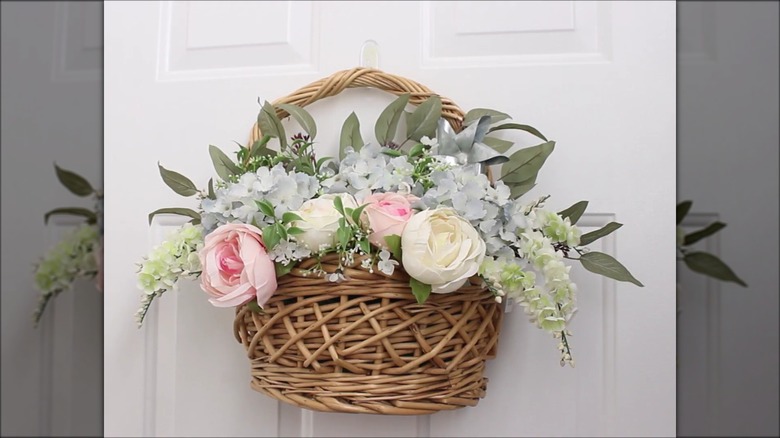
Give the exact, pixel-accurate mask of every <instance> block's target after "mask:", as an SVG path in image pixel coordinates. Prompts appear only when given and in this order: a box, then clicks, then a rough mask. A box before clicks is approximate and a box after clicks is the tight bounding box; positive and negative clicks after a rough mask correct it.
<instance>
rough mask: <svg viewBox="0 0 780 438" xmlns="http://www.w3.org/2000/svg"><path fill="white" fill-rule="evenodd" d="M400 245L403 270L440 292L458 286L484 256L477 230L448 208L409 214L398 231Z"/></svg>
mask: <svg viewBox="0 0 780 438" xmlns="http://www.w3.org/2000/svg"><path fill="white" fill-rule="evenodd" d="M401 249H402V250H403V257H402V258H403V261H402V262H403V267H404V270H406V272H407V273H408V274H409V275H410V276H411V277H413V278H415V279H416V280H418V281H420V282H422V283H425V284H430V285H431V292H433V293H440V294H444V293H450V292H454V291H456V290H458V289H459V288H460V287H461V286H463V284H464V283H466V281H467V280H468V278H469V277H471V276H472V275H474V274H476V273H477V271H478V270H479V266H480V265H481V264H482V261H483V260H484V258H485V242H484V241H483V240H482V238H481V237H480V236H479V233H478V232H477V230H476V229H474V227H472V226H471V224H470V223H469V222H468V221H467V220H465V219H463V218H461V217H460V216H458V214H457V213H455V211H454V210H452V209H450V208H439V209H435V210H424V211H421V212H419V213H417V214H415V215H414V216H412V218H411V219H410V220H409V222H407V223H406V227H405V228H404V232H403V234H402V235H401Z"/></svg>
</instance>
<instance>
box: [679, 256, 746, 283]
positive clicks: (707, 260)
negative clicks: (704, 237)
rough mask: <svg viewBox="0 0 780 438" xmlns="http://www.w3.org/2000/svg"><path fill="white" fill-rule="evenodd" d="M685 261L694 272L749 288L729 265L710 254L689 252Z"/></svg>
mask: <svg viewBox="0 0 780 438" xmlns="http://www.w3.org/2000/svg"><path fill="white" fill-rule="evenodd" d="M683 260H684V261H685V264H686V265H687V266H688V267H689V268H690V269H691V270H692V271H695V272H698V273H700V274H704V275H708V276H710V277H713V278H717V279H718V280H723V281H730V282H733V283H737V284H739V285H741V286H744V287H747V284H746V283H745V282H744V281H742V279H741V278H739V277H737V274H735V273H734V271H732V270H731V268H729V267H728V265H726V264H725V263H723V261H722V260H721V259H719V258H718V257H716V256H714V255H712V254H710V253H708V252H704V251H697V252H689V253H687V254H685V257H684V258H683Z"/></svg>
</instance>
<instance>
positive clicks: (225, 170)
mask: <svg viewBox="0 0 780 438" xmlns="http://www.w3.org/2000/svg"><path fill="white" fill-rule="evenodd" d="M209 155H210V156H211V161H212V162H213V163H214V170H216V171H217V175H219V177H220V178H222V180H223V181H230V177H231V176H233V175H240V174H241V168H239V167H238V166H237V165H236V163H234V162H233V160H231V159H230V157H228V156H227V155H226V154H225V153H224V152H222V150H220V149H219V148H218V147H216V146H214V145H209Z"/></svg>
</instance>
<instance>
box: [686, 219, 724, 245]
mask: <svg viewBox="0 0 780 438" xmlns="http://www.w3.org/2000/svg"><path fill="white" fill-rule="evenodd" d="M725 227H726V224H724V223H723V222H713V223H711V224H709V225H707V227H705V228H703V229H701V230H698V231H694V232H693V233H691V234H688V235H686V236H685V239H683V245H692V244H694V243H696V242H698V241H700V240H701V239H704V238H705V237H707V236H711V235H713V234H715V233H717V232H718V231H720V230H722V229H723V228H725Z"/></svg>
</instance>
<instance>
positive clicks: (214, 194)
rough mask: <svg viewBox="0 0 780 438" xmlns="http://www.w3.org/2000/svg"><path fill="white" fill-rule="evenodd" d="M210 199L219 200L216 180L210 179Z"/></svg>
mask: <svg viewBox="0 0 780 438" xmlns="http://www.w3.org/2000/svg"><path fill="white" fill-rule="evenodd" d="M208 198H209V199H217V195H216V193H214V178H209V194H208Z"/></svg>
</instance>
